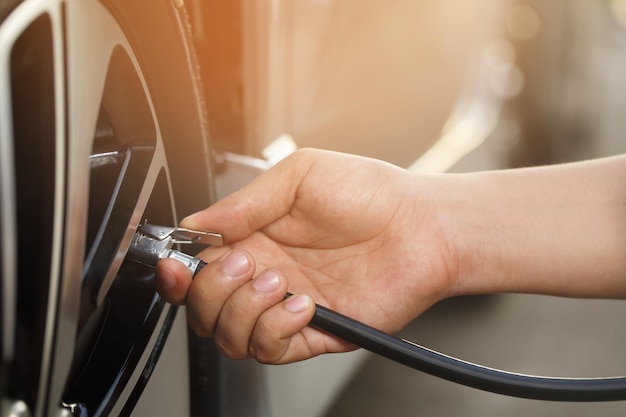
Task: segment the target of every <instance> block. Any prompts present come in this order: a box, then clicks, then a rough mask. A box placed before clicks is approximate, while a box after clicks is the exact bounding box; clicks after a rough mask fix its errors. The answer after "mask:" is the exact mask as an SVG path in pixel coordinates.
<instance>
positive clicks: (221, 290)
mask: <svg viewBox="0 0 626 417" xmlns="http://www.w3.org/2000/svg"><path fill="white" fill-rule="evenodd" d="M624 179H626V158H625V157H624V156H616V157H610V158H604V159H597V160H592V161H586V162H579V163H572V164H563V165H554V166H549V167H535V168H524V169H515V170H502V171H489V172H478V173H470V174H436V175H432V174H429V175H427V174H415V173H411V172H409V171H406V170H404V169H401V168H398V167H395V166H393V165H390V164H386V163H384V162H381V161H377V160H373V159H367V158H362V157H357V156H353V155H346V154H339V153H334V152H328V151H319V150H301V151H298V152H296V153H295V154H294V155H292V156H290V157H289V158H287V159H285V160H284V161H282V162H281V163H280V164H278V165H277V166H276V167H274V168H272V169H271V170H269V171H268V172H266V173H264V174H263V175H261V176H260V177H259V178H257V179H256V180H255V181H253V182H252V183H250V184H249V185H248V186H246V187H245V188H244V189H242V190H240V191H238V192H236V193H234V194H232V195H230V196H228V197H226V198H225V199H223V200H221V201H219V202H218V203H216V204H214V205H212V206H211V207H209V208H207V209H206V210H203V211H201V212H199V213H196V214H194V215H192V216H190V217H188V218H186V219H184V220H183V221H182V222H181V226H183V227H188V228H192V229H198V230H208V231H214V232H218V233H221V234H223V235H224V237H225V242H226V245H225V246H224V247H220V248H209V249H207V250H205V251H203V252H202V253H201V254H200V255H199V256H200V257H202V258H203V260H204V261H206V262H207V266H206V267H205V268H204V269H203V270H202V271H201V272H199V273H198V275H197V276H196V277H195V279H193V280H192V277H191V274H190V273H189V271H188V270H187V269H186V268H185V267H184V266H182V264H180V263H178V262H176V261H174V260H169V259H167V260H163V261H161V262H160V263H159V265H158V268H157V288H158V289H159V292H160V293H161V295H162V296H163V297H164V298H165V299H166V300H167V301H169V302H172V303H177V304H182V303H186V304H187V306H188V312H189V313H188V314H189V322H190V325H191V327H192V328H193V329H194V331H196V332H197V333H198V334H199V335H202V336H209V337H213V338H214V340H215V343H216V346H217V347H218V349H219V350H220V351H221V352H222V353H223V354H224V355H226V356H228V357H231V358H247V357H254V358H256V359H257V360H258V361H260V362H263V363H288V362H294V361H297V360H302V359H306V358H309V357H312V356H316V355H319V354H322V353H328V352H341V351H346V350H351V349H353V348H354V346H351V345H350V344H348V343H346V342H344V341H342V340H340V339H338V338H335V337H333V336H331V335H328V334H326V333H324V332H320V331H318V330H315V329H313V328H310V327H307V324H308V323H309V321H310V320H311V318H312V316H313V314H314V307H315V306H314V303H318V304H320V305H324V306H327V307H329V308H331V309H333V310H336V311H338V312H341V313H343V314H345V315H348V316H350V317H353V318H355V319H357V320H359V321H362V322H364V323H367V324H369V325H371V326H373V327H376V328H378V329H380V330H383V331H386V332H395V331H397V330H399V329H401V328H402V327H403V326H405V325H406V324H407V323H408V322H410V321H411V320H413V319H414V318H415V317H417V316H418V315H419V314H421V313H422V312H423V311H424V310H426V309H427V308H428V307H430V306H431V305H433V304H434V303H436V302H438V301H440V300H442V299H444V298H448V297H452V296H457V295H466V294H482V293H496V292H523V293H541V294H552V295H560V296H571V297H604V298H607V297H608V298H626V256H624V254H626V185H625V184H624ZM286 291H289V292H291V293H293V294H295V296H293V297H290V298H289V299H286V300H285V299H284V296H285V293H286Z"/></svg>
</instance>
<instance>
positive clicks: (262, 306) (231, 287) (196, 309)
mask: <svg viewBox="0 0 626 417" xmlns="http://www.w3.org/2000/svg"><path fill="white" fill-rule="evenodd" d="M254 272H255V265H254V260H253V259H252V257H251V256H250V254H249V253H248V252H246V251H243V250H240V249H235V250H232V251H231V252H228V253H226V254H225V255H223V256H222V257H220V258H219V259H217V260H216V261H214V262H211V263H209V264H207V266H205V267H204V269H203V270H202V271H201V272H200V273H198V275H197V276H196V278H195V280H194V281H193V283H192V284H191V286H190V287H189V292H188V296H187V305H188V307H189V308H188V315H189V323H190V325H191V327H192V329H193V330H194V331H195V332H196V333H198V334H199V335H200V336H208V337H213V338H214V340H215V344H216V346H217V348H218V349H219V350H220V351H221V352H222V353H223V354H224V355H226V356H228V357H230V358H246V357H249V356H254V357H255V358H256V359H257V360H259V361H263V362H272V363H279V362H280V361H281V360H284V359H285V358H289V357H290V356H292V355H293V353H292V352H290V353H288V351H289V348H290V346H291V340H290V339H291V338H292V336H294V335H295V334H297V333H298V332H299V331H301V330H302V329H303V328H304V327H306V325H307V324H308V322H309V321H310V319H311V317H312V316H313V314H314V303H313V302H312V300H311V299H310V297H306V296H303V297H292V298H291V299H289V300H285V301H283V299H284V296H285V293H286V291H287V286H288V281H287V279H286V278H285V277H284V276H283V275H282V274H281V273H280V272H279V271H274V270H266V271H263V272H261V273H260V274H258V275H257V276H256V277H254V278H253V275H254Z"/></svg>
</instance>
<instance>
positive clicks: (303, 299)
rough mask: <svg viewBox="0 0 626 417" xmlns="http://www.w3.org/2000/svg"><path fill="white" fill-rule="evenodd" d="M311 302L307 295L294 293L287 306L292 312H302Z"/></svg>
mask: <svg viewBox="0 0 626 417" xmlns="http://www.w3.org/2000/svg"><path fill="white" fill-rule="evenodd" d="M310 304H311V299H310V298H309V297H308V296H306V295H292V296H291V297H289V300H287V303H286V304H285V307H286V308H287V310H289V311H291V312H292V313H301V312H303V311H304V310H306V309H307V308H309V305H310Z"/></svg>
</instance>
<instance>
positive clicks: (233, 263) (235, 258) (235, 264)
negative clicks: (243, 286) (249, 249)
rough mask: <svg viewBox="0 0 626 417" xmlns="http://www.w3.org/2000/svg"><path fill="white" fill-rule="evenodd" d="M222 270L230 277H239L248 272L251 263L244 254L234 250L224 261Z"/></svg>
mask: <svg viewBox="0 0 626 417" xmlns="http://www.w3.org/2000/svg"><path fill="white" fill-rule="evenodd" d="M222 268H223V269H224V272H226V273H227V274H228V275H229V276H231V277H238V276H240V275H243V274H244V273H246V272H247V271H248V268H250V262H249V261H248V257H247V256H246V255H245V254H244V253H242V252H241V251H238V250H234V251H231V252H230V253H229V254H228V256H227V257H226V259H224V260H223V261H222Z"/></svg>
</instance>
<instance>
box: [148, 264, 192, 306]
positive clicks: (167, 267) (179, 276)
mask: <svg viewBox="0 0 626 417" xmlns="http://www.w3.org/2000/svg"><path fill="white" fill-rule="evenodd" d="M191 280H192V276H191V271H190V270H189V269H187V267H186V266H185V265H183V263H182V262H179V261H176V260H174V259H163V260H161V261H159V263H158V264H157V267H156V287H157V290H158V291H159V294H160V295H161V297H163V299H164V300H165V301H167V302H168V303H172V304H184V303H185V300H186V298H187V291H188V289H189V286H190V285H191Z"/></svg>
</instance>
